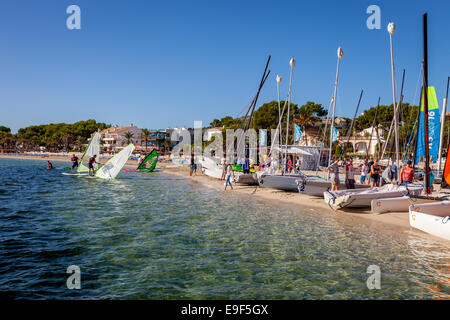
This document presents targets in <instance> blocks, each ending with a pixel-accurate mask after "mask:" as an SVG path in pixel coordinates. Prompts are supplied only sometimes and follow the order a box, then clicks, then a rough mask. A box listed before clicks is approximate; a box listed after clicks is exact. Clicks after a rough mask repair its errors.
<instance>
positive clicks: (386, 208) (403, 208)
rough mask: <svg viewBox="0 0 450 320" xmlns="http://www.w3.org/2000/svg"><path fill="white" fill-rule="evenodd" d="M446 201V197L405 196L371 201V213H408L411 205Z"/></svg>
mask: <svg viewBox="0 0 450 320" xmlns="http://www.w3.org/2000/svg"><path fill="white" fill-rule="evenodd" d="M443 200H447V198H446V197H427V196H412V195H406V196H403V197H395V198H383V199H374V200H372V201H371V204H370V206H371V211H372V213H377V214H380V213H387V212H408V211H409V207H410V206H411V205H413V204H423V203H434V202H438V201H443Z"/></svg>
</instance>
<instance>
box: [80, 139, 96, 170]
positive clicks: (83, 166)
mask: <svg viewBox="0 0 450 320" xmlns="http://www.w3.org/2000/svg"><path fill="white" fill-rule="evenodd" d="M99 154H100V133H98V132H96V133H95V134H94V136H93V137H92V140H91V142H90V143H89V145H88V147H87V149H86V151H85V152H84V154H83V156H82V157H81V160H80V164H79V166H78V169H77V172H88V171H89V168H88V166H87V164H88V161H89V158H90V157H92V156H94V155H96V156H97V159H98V157H99Z"/></svg>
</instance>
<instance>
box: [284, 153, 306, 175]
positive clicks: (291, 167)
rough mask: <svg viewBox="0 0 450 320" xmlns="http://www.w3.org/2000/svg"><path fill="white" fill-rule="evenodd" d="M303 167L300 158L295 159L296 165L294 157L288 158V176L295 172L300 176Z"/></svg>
mask: <svg viewBox="0 0 450 320" xmlns="http://www.w3.org/2000/svg"><path fill="white" fill-rule="evenodd" d="M301 165H302V163H301V161H300V157H299V156H297V157H295V163H294V157H293V156H292V155H289V156H288V158H287V162H286V168H285V172H286V173H288V174H290V173H292V172H295V173H296V174H298V173H299V172H300V168H301Z"/></svg>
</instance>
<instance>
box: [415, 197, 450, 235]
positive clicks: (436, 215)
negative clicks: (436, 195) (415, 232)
mask: <svg viewBox="0 0 450 320" xmlns="http://www.w3.org/2000/svg"><path fill="white" fill-rule="evenodd" d="M449 216H450V202H449V201H441V202H437V203H427V204H418V205H416V204H415V205H411V206H410V207H409V224H410V225H411V227H413V228H416V229H419V230H421V231H423V232H426V233H429V234H431V235H434V236H437V237H440V238H444V239H447V240H450V217H449Z"/></svg>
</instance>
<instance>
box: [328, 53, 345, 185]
mask: <svg viewBox="0 0 450 320" xmlns="http://www.w3.org/2000/svg"><path fill="white" fill-rule="evenodd" d="M337 57H338V60H337V68H336V81H335V82H334V94H333V99H332V101H333V109H332V113H331V127H330V147H329V157H328V166H330V165H331V146H332V145H333V130H334V115H335V111H336V95H337V88H338V78H339V63H340V61H341V59H342V58H343V57H344V51H343V50H342V47H339V48H338V50H337ZM329 176H330V172H328V174H327V177H328V178H329Z"/></svg>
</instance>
